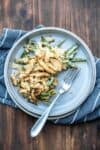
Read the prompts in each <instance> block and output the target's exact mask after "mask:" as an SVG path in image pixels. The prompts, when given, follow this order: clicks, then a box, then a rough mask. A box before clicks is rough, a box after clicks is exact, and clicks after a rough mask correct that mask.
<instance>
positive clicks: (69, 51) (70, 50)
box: [65, 44, 79, 56]
mask: <svg viewBox="0 0 100 150" xmlns="http://www.w3.org/2000/svg"><path fill="white" fill-rule="evenodd" d="M78 48H79V44H74V45H73V46H72V47H71V48H69V49H68V50H67V51H66V52H65V54H66V55H67V56H70V55H72V54H73V53H75V52H77V50H78ZM75 54H76V53H75Z"/></svg>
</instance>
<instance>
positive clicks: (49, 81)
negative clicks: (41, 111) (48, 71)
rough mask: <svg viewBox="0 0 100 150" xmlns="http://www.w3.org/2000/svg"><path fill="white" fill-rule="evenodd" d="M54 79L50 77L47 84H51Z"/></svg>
mask: <svg viewBox="0 0 100 150" xmlns="http://www.w3.org/2000/svg"><path fill="white" fill-rule="evenodd" d="M53 81H54V77H51V78H49V80H48V81H47V85H48V86H51V85H52V83H53Z"/></svg>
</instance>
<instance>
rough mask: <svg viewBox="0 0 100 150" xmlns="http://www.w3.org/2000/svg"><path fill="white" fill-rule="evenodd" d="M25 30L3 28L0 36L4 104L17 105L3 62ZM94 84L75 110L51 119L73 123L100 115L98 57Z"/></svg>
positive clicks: (0, 83)
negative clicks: (10, 93)
mask: <svg viewBox="0 0 100 150" xmlns="http://www.w3.org/2000/svg"><path fill="white" fill-rule="evenodd" d="M40 27H43V25H39V26H37V28H40ZM25 33H27V32H26V31H23V30H14V29H13V30H12V29H8V28H4V29H3V32H2V35H1V36H0V103H2V104H6V105H9V106H12V107H15V108H16V107H17V106H16V105H15V104H14V102H13V101H12V99H11V98H10V96H9V94H8V93H7V89H6V87H5V83H4V76H3V72H4V63H5V59H6V56H7V54H8V52H9V50H10V48H11V47H12V45H13V44H14V42H15V41H16V40H18V39H19V38H20V37H21V36H23V35H24V34H25ZM96 72H97V76H96V84H95V88H94V90H93V92H92V93H91V94H90V95H89V97H88V98H87V100H86V101H85V102H84V103H83V104H82V105H81V106H80V107H79V108H77V109H76V111H75V112H74V113H73V114H72V115H70V116H68V117H65V118H62V119H58V120H53V123H55V124H74V123H79V122H86V121H90V120H94V119H96V118H99V117H100V59H98V58H96Z"/></svg>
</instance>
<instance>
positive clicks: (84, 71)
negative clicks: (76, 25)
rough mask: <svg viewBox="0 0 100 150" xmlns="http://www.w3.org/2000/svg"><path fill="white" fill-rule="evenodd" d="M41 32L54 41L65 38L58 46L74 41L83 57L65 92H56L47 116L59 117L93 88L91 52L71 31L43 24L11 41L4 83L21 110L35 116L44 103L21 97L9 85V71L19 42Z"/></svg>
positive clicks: (71, 108) (17, 50) (38, 37)
mask: <svg viewBox="0 0 100 150" xmlns="http://www.w3.org/2000/svg"><path fill="white" fill-rule="evenodd" d="M41 35H46V36H47V35H52V36H53V37H54V38H55V39H56V41H58V42H59V41H60V40H62V39H66V41H65V43H64V44H63V45H62V48H64V49H68V48H69V47H71V46H72V45H73V44H74V43H79V44H80V48H79V52H78V56H81V57H84V58H85V59H86V60H87V61H86V62H85V63H79V64H78V67H80V68H81V72H80V75H79V76H78V78H77V79H76V80H75V82H74V83H73V85H72V87H71V89H70V90H69V91H68V92H66V93H64V94H63V95H62V96H60V98H59V99H58V101H57V103H56V104H55V106H54V108H53V109H52V111H51V113H50V115H49V118H48V119H57V118H62V117H64V116H68V115H69V114H71V113H72V112H73V111H74V110H75V109H76V108H77V107H79V106H80V105H81V104H82V103H83V102H84V101H85V100H86V98H87V96H88V95H89V94H90V92H91V91H92V90H93V88H94V84H95V80H96V67H95V61H94V57H93V56H92V54H91V51H90V50H89V48H88V46H87V45H86V44H85V43H84V42H83V40H81V39H80V38H79V37H78V36H77V35H75V34H74V33H72V32H70V31H68V30H64V29H61V28H56V27H45V28H41V29H36V30H33V31H31V32H28V33H27V34H25V35H24V36H23V37H22V38H20V39H19V40H18V41H17V42H16V43H15V44H14V45H13V47H12V49H11V50H10V52H9V54H8V56H7V59H6V62H5V68H4V78H5V84H6V87H7V90H8V92H9V94H10V96H11V98H12V100H13V101H14V102H15V103H16V105H17V106H18V107H19V108H20V109H21V110H23V111H24V112H26V113H27V114H29V115H32V116H34V117H39V116H40V115H41V114H42V112H43V111H44V110H45V109H46V108H47V107H48V105H46V104H45V103H42V102H41V103H39V104H38V105H35V104H32V103H30V102H28V101H27V100H25V99H24V98H23V97H22V96H21V95H20V94H19V93H18V91H17V89H16V87H14V86H13V85H12V82H11V80H10V75H11V72H12V71H13V70H12V67H11V66H12V63H13V62H14V59H15V58H16V57H18V56H19V55H20V53H21V52H22V50H23V45H24V44H25V43H26V41H27V40H28V39H31V38H34V39H35V40H36V41H38V40H39V39H40V37H41ZM63 78H64V72H61V73H60V74H59V75H58V80H59V84H61V82H60V81H61V80H62V79H63Z"/></svg>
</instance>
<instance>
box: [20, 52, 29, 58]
mask: <svg viewBox="0 0 100 150" xmlns="http://www.w3.org/2000/svg"><path fill="white" fill-rule="evenodd" d="M27 54H28V52H26V51H24V52H23V53H22V54H21V56H20V57H21V58H23V57H25V56H26V55H27Z"/></svg>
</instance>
